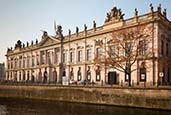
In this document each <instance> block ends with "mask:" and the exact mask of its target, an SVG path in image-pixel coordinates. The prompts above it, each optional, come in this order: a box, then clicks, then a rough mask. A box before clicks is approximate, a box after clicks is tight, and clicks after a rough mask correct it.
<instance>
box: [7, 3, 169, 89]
mask: <svg viewBox="0 0 171 115" xmlns="http://www.w3.org/2000/svg"><path fill="white" fill-rule="evenodd" d="M139 26H143V27H144V28H145V29H144V30H148V31H150V33H151V35H150V37H147V38H146V39H150V40H149V42H147V43H145V42H144V41H143V40H139V42H138V44H141V45H142V46H143V47H141V48H140V49H138V52H139V53H138V54H139V55H138V56H137V58H136V60H135V63H132V65H133V66H132V69H134V70H135V71H132V72H131V80H130V83H131V84H135V85H142V84H144V83H146V84H147V85H150V86H153V85H156V84H158V83H161V84H171V66H170V64H169V63H170V59H171V49H170V45H171V37H170V36H171V22H170V21H169V20H168V18H167V14H166V9H164V11H162V10H161V5H159V6H158V8H157V10H156V11H154V10H153V6H152V4H150V6H149V13H147V14H143V15H138V11H137V9H135V13H134V16H133V17H132V18H129V19H124V14H123V13H122V12H121V10H120V9H117V8H116V7H114V8H112V9H111V11H110V12H109V13H107V15H106V19H105V22H104V24H103V25H102V26H100V27H96V22H95V21H93V28H92V29H87V26H86V25H84V30H83V31H80V32H79V28H78V27H76V32H75V33H73V34H71V31H70V30H69V32H68V35H66V36H62V34H61V33H59V30H60V32H61V26H58V27H56V24H55V31H56V36H51V35H48V33H47V32H46V31H43V35H42V39H41V41H40V42H38V40H36V42H35V43H34V42H33V41H32V42H31V44H29V43H28V42H27V44H26V45H25V44H22V42H21V41H20V40H18V41H17V43H16V45H15V48H14V49H13V48H8V50H7V54H6V64H7V68H6V80H14V81H19V82H20V81H21V82H22V81H34V82H56V83H62V81H64V80H66V81H77V82H79V81H82V80H86V81H90V82H95V83H97V84H101V83H104V84H118V85H122V84H123V85H128V81H129V79H130V78H129V77H128V76H127V73H126V72H122V71H119V69H117V68H116V67H115V64H111V65H110V64H105V63H104V64H97V63H96V61H95V59H96V58H97V57H100V56H101V54H102V52H103V51H104V52H105V55H104V56H102V57H104V59H105V60H106V59H107V58H108V57H110V55H109V54H108V53H107V50H104V49H103V48H102V47H101V45H99V44H103V46H104V47H105V49H110V51H111V52H114V53H116V50H118V54H119V55H120V56H122V54H123V52H122V51H120V49H119V48H118V49H117V48H115V47H113V48H112V47H110V46H111V45H110V44H111V43H112V42H110V41H111V40H112V39H114V38H113V33H114V32H118V31H123V30H124V31H125V30H129V29H132V28H136V27H139ZM59 27H60V28H59ZM148 27H149V28H150V29H147V28H148ZM127 46H128V47H129V46H131V45H129V44H127ZM125 50H126V51H124V54H123V55H127V53H128V52H129V51H128V50H127V49H125ZM121 52H122V53H121ZM103 54H104V53H103ZM145 54H151V55H149V56H148V57H145V56H144V55H145ZM111 58H115V57H111ZM118 60H120V59H118ZM95 63H96V64H95ZM121 63H124V61H123V62H121ZM125 68H126V67H125ZM62 76H65V78H66V79H63V78H62Z"/></svg>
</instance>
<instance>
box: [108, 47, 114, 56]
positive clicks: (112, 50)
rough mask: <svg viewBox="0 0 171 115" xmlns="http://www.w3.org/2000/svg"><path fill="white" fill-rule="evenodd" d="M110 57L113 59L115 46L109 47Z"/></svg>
mask: <svg viewBox="0 0 171 115" xmlns="http://www.w3.org/2000/svg"><path fill="white" fill-rule="evenodd" d="M109 55H110V57H111V58H114V57H115V46H110V54H109Z"/></svg>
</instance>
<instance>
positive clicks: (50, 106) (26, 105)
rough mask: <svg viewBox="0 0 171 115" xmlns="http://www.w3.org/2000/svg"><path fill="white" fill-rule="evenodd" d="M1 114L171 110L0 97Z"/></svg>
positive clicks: (122, 114) (138, 114)
mask: <svg viewBox="0 0 171 115" xmlns="http://www.w3.org/2000/svg"><path fill="white" fill-rule="evenodd" d="M0 115H171V111H161V110H151V109H138V108H129V107H128V108H127V107H114V106H100V105H88V104H80V103H66V102H54V101H42V100H41V101H40V100H23V99H8V98H0Z"/></svg>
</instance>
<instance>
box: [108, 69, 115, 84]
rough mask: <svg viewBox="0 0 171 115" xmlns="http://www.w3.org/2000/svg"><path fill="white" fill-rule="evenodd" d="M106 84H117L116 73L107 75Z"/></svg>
mask: <svg viewBox="0 0 171 115" xmlns="http://www.w3.org/2000/svg"><path fill="white" fill-rule="evenodd" d="M108 84H117V74H116V71H114V72H109V73H108Z"/></svg>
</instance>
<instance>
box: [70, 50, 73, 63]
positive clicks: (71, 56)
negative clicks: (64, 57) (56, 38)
mask: <svg viewBox="0 0 171 115" xmlns="http://www.w3.org/2000/svg"><path fill="white" fill-rule="evenodd" d="M70 62H71V63H72V62H74V52H70Z"/></svg>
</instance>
